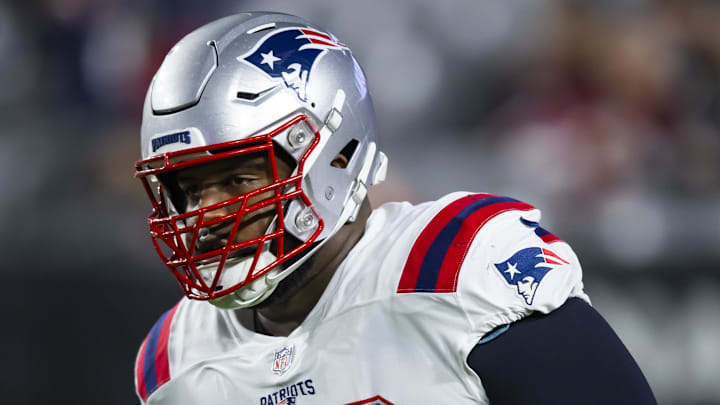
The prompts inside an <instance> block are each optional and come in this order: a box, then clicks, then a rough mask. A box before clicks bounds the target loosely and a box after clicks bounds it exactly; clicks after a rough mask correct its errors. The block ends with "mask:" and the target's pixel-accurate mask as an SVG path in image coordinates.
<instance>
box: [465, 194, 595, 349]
mask: <svg viewBox="0 0 720 405" xmlns="http://www.w3.org/2000/svg"><path fill="white" fill-rule="evenodd" d="M540 217H541V214H540V211H539V210H538V209H536V208H535V207H533V206H531V205H529V204H525V203H522V202H518V201H515V200H512V202H509V203H507V202H506V203H504V204H502V203H494V204H490V205H488V206H487V207H486V209H485V210H484V212H482V213H479V214H478V215H477V216H476V218H474V219H473V220H472V221H468V220H467V219H466V220H465V221H464V223H463V225H462V226H461V228H460V231H459V232H458V234H459V235H460V234H464V236H463V237H456V239H458V240H456V241H455V242H456V243H457V244H458V245H457V246H458V248H457V249H458V250H459V251H460V252H459V253H457V256H461V257H460V258H459V260H460V263H459V266H460V270H459V274H458V280H457V281H456V282H457V287H456V288H457V296H458V301H459V303H460V306H461V308H462V309H463V311H464V312H465V313H466V315H467V317H468V321H469V323H470V325H471V327H472V332H473V334H475V335H476V336H483V335H485V334H486V333H487V332H489V331H491V330H493V329H495V328H496V327H498V326H501V325H505V324H509V323H512V322H515V321H517V320H519V319H522V318H523V317H525V316H527V315H528V314H531V313H533V312H540V313H549V312H551V311H553V310H555V309H557V308H559V307H560V306H562V305H563V304H564V303H565V301H566V300H567V299H568V298H570V297H579V298H582V299H583V300H585V301H587V302H588V303H589V302H590V301H589V298H588V297H587V295H585V293H584V292H583V284H582V269H581V267H580V263H579V261H578V258H577V256H576V255H575V253H574V252H573V250H572V248H571V247H570V245H568V244H567V243H566V242H565V241H563V240H562V239H560V238H558V237H557V236H555V235H554V234H552V233H550V232H548V231H547V230H545V229H544V228H542V227H540V224H539V222H540ZM463 227H464V228H465V229H462V228H463Z"/></svg>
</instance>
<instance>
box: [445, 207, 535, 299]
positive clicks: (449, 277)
mask: <svg viewBox="0 0 720 405" xmlns="http://www.w3.org/2000/svg"><path fill="white" fill-rule="evenodd" d="M532 209H534V207H533V206H532V205H530V204H526V203H524V202H520V201H516V202H498V203H495V204H492V205H488V206H485V207H482V208H480V209H478V210H477V211H475V212H473V213H472V214H471V215H470V216H468V218H467V219H466V220H465V221H464V222H463V224H462V226H461V227H460V231H459V232H458V233H457V235H456V236H455V239H454V240H453V242H452V244H451V245H450V247H449V248H448V250H447V253H446V254H445V259H444V260H443V264H442V267H441V268H440V275H439V276H438V280H437V283H436V284H435V291H436V292H455V291H456V290H457V279H458V276H459V275H460V267H462V263H463V261H464V260H465V256H466V255H467V252H468V250H469V249H470V245H471V244H472V241H473V240H474V239H475V235H477V233H478V232H479V231H480V229H482V227H483V226H485V224H486V223H487V222H488V221H490V220H491V219H493V218H495V217H496V216H498V215H500V214H502V213H503V212H507V211H512V210H521V211H529V210H532Z"/></svg>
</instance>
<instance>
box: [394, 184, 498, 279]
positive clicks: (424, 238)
mask: <svg viewBox="0 0 720 405" xmlns="http://www.w3.org/2000/svg"><path fill="white" fill-rule="evenodd" d="M487 197H490V194H473V195H469V196H466V197H463V198H460V199H458V200H455V201H453V202H451V203H450V204H448V205H447V206H446V207H445V208H443V209H442V210H441V211H440V212H438V213H437V214H436V215H435V217H434V218H433V219H432V220H431V221H430V223H429V224H428V225H427V226H425V229H423V230H422V232H421V233H420V236H419V237H418V238H417V239H416V240H415V244H414V245H413V247H412V249H411V250H410V254H409V255H408V258H407V261H406V262H405V268H404V269H403V272H402V275H401V276H400V283H399V284H398V290H397V291H398V292H399V293H406V292H415V286H416V284H417V280H418V276H419V275H420V268H421V266H422V263H423V260H424V258H425V254H426V253H427V251H428V250H429V249H430V245H431V244H432V242H433V240H435V238H437V236H438V234H439V233H440V231H441V230H442V229H443V227H444V226H445V225H447V223H448V222H450V220H451V219H453V218H454V217H455V216H456V215H457V214H458V213H460V211H462V210H463V208H465V207H466V206H468V204H470V203H472V202H474V201H480V200H482V199H484V198H487Z"/></svg>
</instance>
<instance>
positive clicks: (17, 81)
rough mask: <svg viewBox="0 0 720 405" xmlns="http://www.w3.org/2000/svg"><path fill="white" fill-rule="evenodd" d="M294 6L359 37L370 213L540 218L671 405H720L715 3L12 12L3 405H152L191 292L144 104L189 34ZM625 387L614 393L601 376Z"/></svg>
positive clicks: (19, 8)
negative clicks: (165, 350) (150, 178)
mask: <svg viewBox="0 0 720 405" xmlns="http://www.w3.org/2000/svg"><path fill="white" fill-rule="evenodd" d="M251 10H276V11H284V12H289V13H292V14H297V15H300V16H303V17H306V18H307V19H309V20H311V21H314V22H316V23H318V24H319V25H321V26H323V27H325V28H326V29H328V30H330V31H331V32H333V33H335V34H336V35H337V36H338V37H339V39H340V40H341V41H342V42H344V43H346V44H348V45H349V46H350V47H351V49H352V50H353V53H354V55H355V56H356V57H357V59H358V60H359V61H360V63H361V64H362V65H363V67H364V68H365V70H366V73H367V75H368V78H369V86H370V89H371V91H372V93H373V96H374V100H375V104H376V108H377V112H378V119H379V126H380V129H381V137H382V142H383V143H382V145H383V149H384V150H385V151H386V152H387V154H388V155H389V156H390V174H389V178H388V181H387V183H386V184H384V185H382V186H380V187H378V188H377V189H375V190H373V191H372V192H371V193H372V194H371V199H372V202H373V204H374V205H378V204H380V203H382V202H385V201H390V200H410V201H413V202H420V201H425V200H428V199H436V198H438V197H440V196H442V195H444V194H446V193H449V192H451V191H456V190H469V191H487V192H492V193H496V194H504V195H509V196H513V197H515V198H518V199H522V200H524V201H528V202H530V203H532V204H534V205H535V206H537V207H540V208H541V209H542V210H543V223H544V226H545V227H546V228H549V229H551V230H552V231H553V232H554V233H556V234H558V235H560V236H561V237H562V238H563V239H565V240H567V241H569V243H570V244H571V245H572V246H573V247H574V248H575V250H576V251H577V253H578V256H579V257H580V259H581V261H582V262H583V264H584V274H585V285H586V291H587V292H588V293H589V294H590V296H591V298H592V299H593V302H594V305H595V306H596V307H597V308H598V309H599V311H600V312H601V313H602V314H604V315H605V317H606V318H607V319H608V320H609V322H610V323H611V325H612V326H613V327H614V328H615V330H616V331H617V333H618V334H619V335H620V337H621V338H622V339H623V340H624V342H625V343H626V345H627V346H628V348H629V349H630V351H631V353H632V354H633V355H634V356H635V358H636V359H637V361H638V363H639V364H640V366H641V367H642V369H643V370H644V372H645V374H646V376H647V378H648V380H649V382H650V385H651V386H652V388H653V389H654V391H655V394H656V396H657V398H658V400H659V402H660V403H661V404H691V405H692V404H695V405H699V404H720V384H718V382H719V381H720V343H719V342H720V270H719V267H720V249H718V246H720V243H719V242H720V167H719V166H720V159H719V157H720V154H719V152H720V2H719V1H711V0H687V1H686V0H676V1H670V0H668V1H649V0H624V1H620V0H605V1H601V2H600V1H557V0H552V1H551V0H512V1H510V0H488V1H477V0H452V1H450V0H444V1H436V0H404V1H394V2H382V1H378V0H373V1H364V2H333V1H329V0H311V1H302V2H299V1H294V0H286V1H240V0H234V1H230V0H225V1H213V2H209V1H203V2H198V1H191V0H180V1H169V0H168V1H161V0H149V1H148V0H123V1H120V0H97V1H92V0H34V1H23V2H21V1H7V0H6V1H3V2H0V122H2V127H1V128H2V130H1V132H0V186H2V192H0V229H2V231H1V232H0V257H2V259H3V260H2V261H1V262H0V276H2V278H3V279H5V280H6V284H5V285H6V288H5V289H4V291H5V293H4V294H3V296H4V297H5V298H4V299H3V301H4V302H3V305H2V306H0V316H1V317H2V318H1V319H2V322H1V323H0V324H1V325H2V332H0V390H1V393H0V394H1V395H2V396H1V397H0V398H2V400H1V401H0V402H3V403H12V404H16V405H21V404H49V403H53V404H65V403H73V404H76V405H79V404H97V403H102V404H107V405H112V404H128V403H136V399H135V397H134V391H133V383H132V368H133V362H134V358H135V353H136V350H137V347H138V345H139V343H140V342H141V340H142V339H143V337H144V336H145V334H146V333H147V331H148V330H149V328H150V327H151V326H152V324H153V323H154V321H155V319H156V318H157V317H158V315H160V314H161V313H162V312H163V311H164V310H166V309H167V308H169V307H170V306H172V305H173V304H174V302H175V301H176V300H177V299H178V298H180V295H181V293H180V289H179V288H178V287H177V286H176V284H175V282H174V280H173V279H172V277H171V276H170V274H169V273H168V272H167V271H166V270H165V269H164V267H163V265H162V264H161V262H160V261H159V259H158V258H157V257H155V253H154V251H153V249H152V247H151V242H150V238H149V236H148V235H147V229H146V224H145V217H146V215H147V214H148V213H149V202H148V201H147V199H146V197H145V195H144V192H143V190H142V188H141V185H140V182H138V181H137V180H134V179H133V172H134V167H133V164H134V161H135V160H136V159H137V158H138V157H139V127H140V120H141V107H142V102H143V98H144V93H145V90H146V87H147V85H148V83H149V81H150V79H151V77H152V75H153V73H154V71H155V70H156V69H157V68H158V67H159V65H160V63H161V62H162V59H163V57H164V55H165V53H166V52H167V51H168V50H169V49H170V47H171V46H172V45H173V44H174V43H175V42H176V41H178V40H179V39H180V38H182V36H183V35H184V34H185V33H187V32H189V31H191V30H192V29H194V28H196V27H198V26H200V25H203V24H205V23H207V22H209V21H211V20H214V19H216V18H218V17H221V16H224V15H227V14H231V13H235V12H239V11H251ZM608 389H612V387H608Z"/></svg>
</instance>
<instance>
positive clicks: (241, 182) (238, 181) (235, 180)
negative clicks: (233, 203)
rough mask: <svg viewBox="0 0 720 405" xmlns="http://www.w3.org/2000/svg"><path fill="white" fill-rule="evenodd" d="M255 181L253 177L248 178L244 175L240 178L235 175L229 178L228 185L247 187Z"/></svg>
mask: <svg viewBox="0 0 720 405" xmlns="http://www.w3.org/2000/svg"><path fill="white" fill-rule="evenodd" d="M255 180H257V179H256V178H254V177H250V176H246V175H242V176H241V175H235V176H232V177H230V179H229V183H230V184H231V185H233V186H247V185H250V184H252V182H254V181H255Z"/></svg>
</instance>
